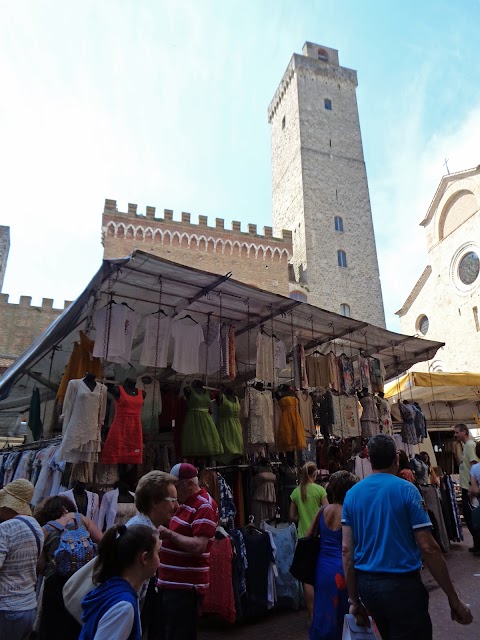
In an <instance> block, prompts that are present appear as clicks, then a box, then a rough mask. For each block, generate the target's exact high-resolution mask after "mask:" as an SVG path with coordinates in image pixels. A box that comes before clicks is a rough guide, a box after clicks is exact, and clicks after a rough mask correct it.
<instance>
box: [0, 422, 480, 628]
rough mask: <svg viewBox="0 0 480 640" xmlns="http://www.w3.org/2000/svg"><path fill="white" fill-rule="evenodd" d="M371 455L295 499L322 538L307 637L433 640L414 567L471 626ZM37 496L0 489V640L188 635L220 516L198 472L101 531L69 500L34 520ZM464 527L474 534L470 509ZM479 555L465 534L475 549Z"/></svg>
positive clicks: (421, 516) (377, 440) (308, 593)
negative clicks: (360, 469)
mask: <svg viewBox="0 0 480 640" xmlns="http://www.w3.org/2000/svg"><path fill="white" fill-rule="evenodd" d="M464 427H465V425H457V427H456V429H455V432H456V437H457V438H458V439H459V440H460V441H462V442H463V443H464V445H465V446H464V457H463V460H462V464H461V466H460V480H461V484H462V493H463V490H464V489H465V493H464V494H463V498H464V511H466V509H467V507H470V508H471V507H472V499H473V498H474V497H475V498H476V497H477V496H478V494H479V493H480V462H479V457H480V445H476V446H475V443H474V442H473V441H472V440H470V439H469V433H468V429H467V427H465V428H464ZM465 429H466V431H465ZM465 436H467V438H466V439H465V440H464V437H465ZM470 442H472V443H473V445H470V444H469V443H470ZM368 456H369V459H370V463H371V465H372V470H373V473H372V475H371V476H369V477H367V478H365V479H363V480H361V481H359V480H358V478H357V477H356V476H355V475H353V474H352V473H349V472H347V471H338V472H336V473H334V474H332V476H331V477H330V479H329V482H328V486H327V489H326V491H325V489H324V488H323V487H321V486H320V485H319V484H317V483H316V480H317V468H316V466H315V464H313V463H311V462H310V463H307V464H306V465H305V466H304V467H303V468H302V471H301V477H300V484H299V486H298V487H297V488H296V489H295V490H294V491H293V492H292V494H291V508H290V519H291V520H292V521H293V522H296V523H297V526H298V533H299V536H301V537H304V536H308V535H311V534H312V532H318V535H319V536H320V545H319V549H320V550H319V553H318V558H317V562H316V571H315V584H314V585H307V584H306V585H304V592H305V601H306V606H307V610H308V616H309V628H310V640H340V639H341V637H342V628H343V624H344V617H345V614H347V613H350V614H352V615H353V616H354V617H355V618H356V622H357V624H359V625H361V626H367V627H369V626H370V625H371V624H372V618H373V621H374V623H375V625H376V627H377V628H378V631H379V633H380V634H381V637H382V639H383V640H401V639H407V638H408V639H409V640H415V639H417V638H418V639H419V640H420V639H421V640H428V639H429V638H432V623H431V619H430V616H429V612H428V593H427V590H426V589H425V586H424V585H423V582H422V579H421V575H420V569H421V567H422V562H423V563H424V564H425V565H426V566H427V567H428V568H429V570H430V572H431V574H432V576H433V577H434V579H435V580H436V581H437V582H438V584H439V585H440V587H441V588H442V589H443V591H444V592H445V594H446V596H447V598H448V602H449V606H450V610H451V617H452V620H455V621H456V622H459V623H461V624H469V623H470V622H472V614H471V612H470V609H469V607H468V606H467V605H466V604H464V603H463V602H462V601H461V600H460V598H459V597H458V594H457V592H456V590H455V588H454V586H453V583H452V581H451V579H450V576H449V573H448V569H447V566H446V563H445V560H444V557H443V555H442V553H441V551H440V548H439V546H438V545H437V543H436V542H435V539H434V537H433V535H432V524H431V522H430V519H429V517H428V513H427V511H426V509H425V508H424V506H423V504H422V499H421V496H420V492H419V491H418V489H417V488H416V487H415V485H414V484H413V482H412V479H411V478H410V477H409V474H405V473H403V472H404V471H406V469H405V465H404V460H402V458H403V456H402V455H399V453H398V452H397V449H396V446H395V442H394V440H393V439H392V438H391V437H390V436H387V435H383V434H380V435H376V436H374V437H372V438H371V439H370V441H369V443H368ZM427 463H428V465H429V460H428V461H427V460H425V464H427ZM402 466H403V467H404V468H403V469H402V468H401V467H402ZM432 471H433V470H430V467H429V473H432ZM467 471H468V482H466V478H467V473H466V472H467ZM470 476H471V478H470ZM432 477H433V476H432ZM465 485H466V486H465ZM33 491H34V488H33V485H32V484H31V483H30V482H29V481H28V480H23V479H19V480H15V481H13V482H11V483H10V484H8V485H7V486H6V487H4V488H3V489H2V490H0V637H2V638H8V639H9V640H28V639H29V638H39V639H40V640H43V639H51V638H56V637H61V638H62V639H63V640H78V639H79V640H107V639H108V640H140V639H141V638H142V637H143V638H148V639H149V640H157V639H159V640H194V639H195V638H196V629H197V616H198V610H199V604H200V602H201V599H202V597H203V596H204V594H205V592H206V590H207V589H208V586H209V550H210V546H211V540H212V539H213V537H214V535H215V531H216V527H217V522H218V509H217V505H216V503H215V501H214V500H213V498H212V497H211V496H210V494H209V493H208V492H207V490H206V489H205V488H203V487H201V486H200V484H199V479H198V473H197V469H196V468H195V467H194V466H192V465H191V464H187V463H180V464H177V465H175V466H174V467H173V468H172V469H171V472H170V473H164V472H162V471H152V472H150V473H148V474H146V475H145V476H143V477H142V478H141V479H140V480H139V482H138V485H137V488H136V492H135V505H136V508H137V510H138V514H137V515H135V516H134V517H133V518H131V519H130V520H129V521H128V522H127V523H126V524H125V525H114V526H112V527H110V528H109V529H107V531H106V532H105V533H103V532H102V531H101V530H100V529H99V528H98V527H97V526H96V525H95V524H94V523H93V522H92V520H90V519H89V518H86V517H84V516H83V515H81V514H79V513H78V512H77V509H76V508H75V505H74V504H73V503H72V502H71V501H70V500H69V499H68V498H67V497H65V496H54V497H50V498H48V499H46V500H45V501H44V502H43V503H42V504H40V505H39V506H38V507H37V509H36V510H35V512H34V513H33V514H32V511H31V508H30V503H31V500H32V497H33ZM465 517H466V524H467V526H469V527H470V526H472V511H471V510H470V511H469V512H466V513H465ZM472 531H474V528H473V526H472ZM315 535H317V533H315ZM478 550H480V547H479V546H478V538H476V537H474V547H473V548H472V551H473V552H474V553H476V552H478ZM38 576H43V580H42V581H41V589H40V590H39V589H38V586H39V581H38ZM37 606H38V610H37ZM60 630H61V636H60V635H59V633H60Z"/></svg>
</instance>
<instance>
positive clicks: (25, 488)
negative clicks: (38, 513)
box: [0, 478, 35, 516]
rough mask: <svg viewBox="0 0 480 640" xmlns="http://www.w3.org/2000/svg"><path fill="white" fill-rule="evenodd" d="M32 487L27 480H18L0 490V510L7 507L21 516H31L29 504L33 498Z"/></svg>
mask: <svg viewBox="0 0 480 640" xmlns="http://www.w3.org/2000/svg"><path fill="white" fill-rule="evenodd" d="M34 491H35V489H34V486H33V484H32V483H31V482H29V481H28V480H24V479H23V478H20V479H19V480H14V481H13V482H10V483H9V484H7V485H6V487H5V488H3V489H0V508H1V507H8V509H12V510H13V511H15V512H16V513H18V514H19V515H22V516H31V515H32V510H31V509H30V502H31V501H32V498H33V492H34Z"/></svg>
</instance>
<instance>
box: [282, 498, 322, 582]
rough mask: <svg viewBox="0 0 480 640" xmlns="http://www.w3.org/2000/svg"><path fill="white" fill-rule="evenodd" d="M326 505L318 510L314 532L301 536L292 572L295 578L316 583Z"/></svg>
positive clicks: (294, 556) (291, 568)
mask: <svg viewBox="0 0 480 640" xmlns="http://www.w3.org/2000/svg"><path fill="white" fill-rule="evenodd" d="M324 508H325V507H322V508H321V509H320V511H319V512H318V514H317V516H316V518H315V521H314V524H313V527H312V533H311V534H310V535H309V536H307V537H305V538H299V539H298V542H297V547H296V549H295V553H294V555H293V561H292V565H291V567H290V573H291V574H292V576H293V577H294V578H296V579H297V580H299V581H300V582H304V583H306V584H312V585H314V584H315V573H316V569H317V558H318V554H319V552H320V526H319V523H320V516H321V513H322V511H323V509H324Z"/></svg>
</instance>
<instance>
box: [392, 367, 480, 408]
mask: <svg viewBox="0 0 480 640" xmlns="http://www.w3.org/2000/svg"><path fill="white" fill-rule="evenodd" d="M385 397H386V398H389V399H390V400H393V401H394V402H396V401H398V399H399V398H400V397H403V398H404V399H406V400H410V399H412V400H414V401H416V402H419V403H422V402H442V403H445V402H452V403H459V402H469V401H473V402H478V401H480V373H469V372H465V373H447V372H445V373H443V372H440V373H424V372H419V371H411V372H410V373H406V374H405V375H403V376H400V377H399V378H398V379H395V380H391V381H390V382H389V383H388V384H387V385H386V386H385Z"/></svg>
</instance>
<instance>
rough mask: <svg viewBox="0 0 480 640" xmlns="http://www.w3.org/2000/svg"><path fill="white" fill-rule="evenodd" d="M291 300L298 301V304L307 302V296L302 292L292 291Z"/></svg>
mask: <svg viewBox="0 0 480 640" xmlns="http://www.w3.org/2000/svg"><path fill="white" fill-rule="evenodd" d="M290 298H292V300H298V302H306V301H307V296H306V295H305V294H304V293H303V292H302V291H290Z"/></svg>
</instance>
